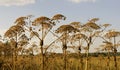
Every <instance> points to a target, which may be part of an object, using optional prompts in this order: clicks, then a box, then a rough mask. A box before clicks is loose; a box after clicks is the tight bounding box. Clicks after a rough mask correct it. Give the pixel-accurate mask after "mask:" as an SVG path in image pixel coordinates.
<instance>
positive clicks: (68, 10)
mask: <svg viewBox="0 0 120 70" xmlns="http://www.w3.org/2000/svg"><path fill="white" fill-rule="evenodd" d="M58 13H60V14H63V15H65V16H66V17H67V20H66V21H65V23H68V22H72V21H79V22H83V23H84V22H87V20H88V19H90V18H94V17H96V18H100V20H99V22H98V23H100V24H103V23H110V24H112V28H113V29H117V30H120V25H119V24H120V0H0V34H3V32H4V31H5V30H7V29H8V28H9V27H10V26H11V25H12V24H14V21H15V19H16V18H18V17H20V16H26V15H30V14H32V15H34V16H35V17H39V16H48V17H51V16H53V15H55V14H58Z"/></svg>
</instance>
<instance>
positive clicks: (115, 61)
mask: <svg viewBox="0 0 120 70" xmlns="http://www.w3.org/2000/svg"><path fill="white" fill-rule="evenodd" d="M115 44H116V39H115V37H114V63H115V65H114V66H115V70H117V58H116V53H117V49H116V46H115Z"/></svg>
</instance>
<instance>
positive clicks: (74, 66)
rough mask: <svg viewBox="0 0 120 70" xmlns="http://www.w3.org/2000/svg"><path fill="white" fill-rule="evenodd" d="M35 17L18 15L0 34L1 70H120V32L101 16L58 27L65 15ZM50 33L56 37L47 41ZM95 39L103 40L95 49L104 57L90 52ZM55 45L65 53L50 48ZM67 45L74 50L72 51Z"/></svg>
mask: <svg viewBox="0 0 120 70" xmlns="http://www.w3.org/2000/svg"><path fill="white" fill-rule="evenodd" d="M32 18H33V16H32V15H28V16H24V17H19V18H18V19H16V20H15V22H14V23H15V24H14V25H13V26H11V27H10V28H9V29H8V30H7V31H6V32H5V34H4V36H3V37H2V36H1V37H0V48H1V49H0V70H120V67H119V66H120V63H119V62H120V56H117V54H118V47H119V46H120V37H119V36H120V31H117V30H112V29H109V26H110V24H97V21H99V18H93V19H90V20H89V21H87V22H86V23H84V24H83V23H80V22H71V23H70V24H64V25H60V26H59V27H58V28H55V26H57V25H58V24H59V23H60V22H61V21H62V20H66V17H65V16H64V15H62V14H56V15H54V16H53V17H52V18H48V17H46V16H41V17H38V18H36V19H35V20H32ZM54 30H55V31H54ZM50 33H51V34H52V36H51V37H54V40H53V41H51V42H50V43H49V44H48V43H46V41H48V39H47V36H50V35H49V34H50ZM95 41H99V42H100V41H102V43H101V44H100V45H98V46H97V47H96V48H95V49H96V50H97V51H98V52H104V53H105V54H106V55H105V56H104V55H103V54H104V53H102V54H97V53H95V54H92V53H91V54H90V48H91V46H93V45H94V44H95ZM58 44H59V46H58ZM55 47H59V48H62V51H63V53H60V54H59V53H56V52H54V53H53V52H51V51H52V50H49V49H51V48H54V49H56V48H55ZM68 48H71V49H73V50H75V53H69V52H68ZM82 50H85V52H84V54H83V53H82V52H81V51H82ZM35 54H36V55H35Z"/></svg>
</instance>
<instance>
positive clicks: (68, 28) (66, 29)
mask: <svg viewBox="0 0 120 70" xmlns="http://www.w3.org/2000/svg"><path fill="white" fill-rule="evenodd" d="M78 31H79V30H78V29H76V28H74V27H73V26H71V25H62V26H60V27H59V28H58V29H57V30H56V33H64V32H68V33H71V32H78Z"/></svg>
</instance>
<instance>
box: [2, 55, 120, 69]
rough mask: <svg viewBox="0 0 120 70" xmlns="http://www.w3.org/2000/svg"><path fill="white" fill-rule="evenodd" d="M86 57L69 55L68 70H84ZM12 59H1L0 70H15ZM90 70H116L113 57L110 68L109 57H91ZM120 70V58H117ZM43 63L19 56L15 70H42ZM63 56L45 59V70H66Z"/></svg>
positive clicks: (35, 59)
mask: <svg viewBox="0 0 120 70" xmlns="http://www.w3.org/2000/svg"><path fill="white" fill-rule="evenodd" d="M85 59H86V57H81V58H79V57H78V55H77V54H74V55H73V54H68V55H67V60H66V61H67V69H66V70H84V68H85ZM12 61H13V59H12V57H9V56H7V57H3V56H1V57H0V70H13V62H12ZM88 61H89V62H88V70H115V69H114V68H115V67H114V60H113V57H112V56H111V57H110V63H109V66H108V64H107V62H108V58H107V56H102V55H98V56H97V57H94V56H89V60H88ZM117 64H118V70H120V67H119V66H120V56H117ZM41 65H42V61H41V58H40V56H38V55H36V56H33V55H31V56H30V55H26V56H18V58H17V60H16V62H15V70H41ZM63 67H64V60H63V56H62V54H60V55H58V54H52V55H47V56H46V57H45V70H64V68H63Z"/></svg>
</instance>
